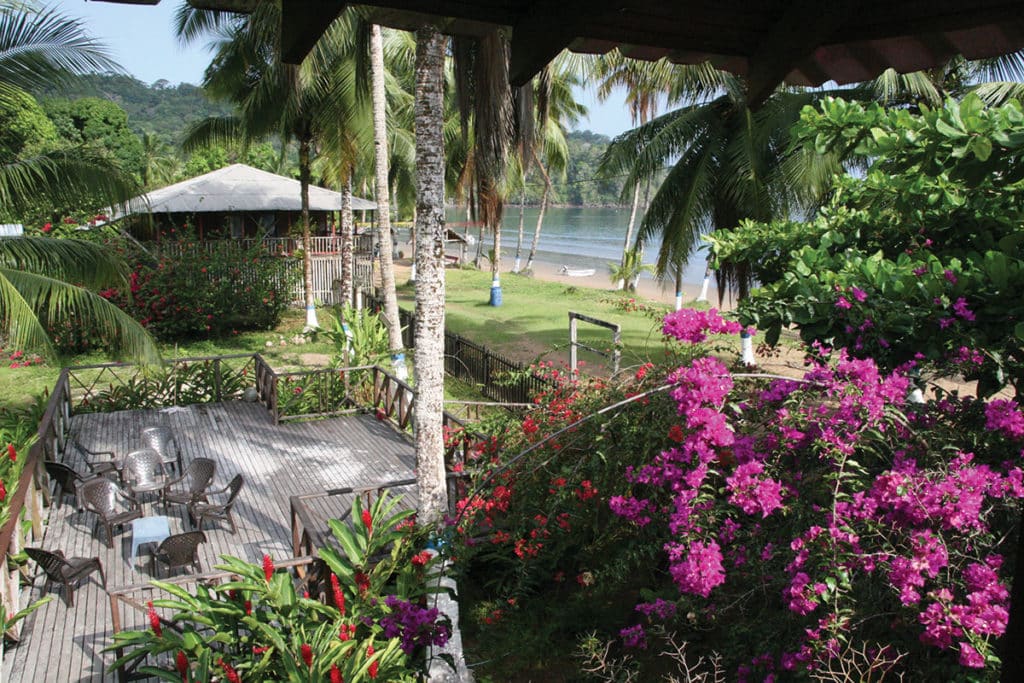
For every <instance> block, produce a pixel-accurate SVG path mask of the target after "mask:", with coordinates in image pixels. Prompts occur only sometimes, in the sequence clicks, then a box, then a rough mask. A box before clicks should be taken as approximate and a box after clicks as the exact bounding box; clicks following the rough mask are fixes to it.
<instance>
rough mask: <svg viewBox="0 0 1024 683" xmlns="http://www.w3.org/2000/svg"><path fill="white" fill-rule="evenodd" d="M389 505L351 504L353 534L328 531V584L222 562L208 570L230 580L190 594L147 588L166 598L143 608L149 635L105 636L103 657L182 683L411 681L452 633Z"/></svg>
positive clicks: (404, 521) (416, 537) (267, 566)
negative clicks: (430, 601) (429, 652)
mask: <svg viewBox="0 0 1024 683" xmlns="http://www.w3.org/2000/svg"><path fill="white" fill-rule="evenodd" d="M398 502H399V501H398V499H390V500H389V499H387V498H386V497H384V496H382V497H381V498H379V499H378V500H377V501H376V502H375V503H374V504H373V506H372V507H371V508H370V509H362V508H361V505H360V502H359V498H358V497H357V498H356V499H355V502H354V504H353V508H352V516H351V519H353V520H355V521H354V523H353V524H352V525H351V526H349V525H347V524H344V523H342V522H340V521H337V520H332V521H331V530H332V531H333V533H334V538H335V539H336V540H337V543H338V546H339V548H340V550H338V549H335V548H333V547H328V548H323V549H322V550H321V551H320V557H321V558H322V559H323V561H324V563H325V564H326V567H327V570H328V575H327V576H326V577H324V580H323V581H322V582H321V584H311V586H312V587H311V588H309V591H308V592H306V591H300V590H299V588H298V587H297V584H296V581H295V579H294V578H293V577H292V576H291V575H290V574H289V573H288V572H287V571H279V570H278V569H277V568H276V567H275V565H274V561H273V559H272V558H271V557H270V556H264V557H263V562H262V563H261V564H259V565H256V564H250V563H247V562H244V561H242V560H239V559H237V558H233V557H224V558H223V559H224V564H223V565H220V566H218V569H222V570H224V571H228V572H231V573H232V574H233V575H234V578H232V579H231V580H229V581H227V582H225V583H221V584H217V585H206V584H199V585H198V586H197V587H196V588H195V593H194V594H192V593H189V592H188V591H186V590H185V589H184V588H182V587H181V586H176V585H174V584H168V583H164V582H160V581H154V582H153V585H154V586H156V587H157V588H159V589H161V590H163V591H165V592H167V593H169V594H170V595H172V596H173V597H172V598H170V599H162V600H153V601H151V602H150V603H149V622H150V627H149V629H148V630H145V631H126V632H122V633H118V634H115V636H114V643H113V645H111V646H110V647H109V648H108V649H122V648H123V649H127V650H128V652H127V653H126V654H124V655H123V656H122V657H120V658H119V659H118V661H116V662H115V663H114V664H113V665H112V669H113V668H116V667H118V666H120V665H123V664H128V663H131V662H134V661H136V660H145V662H146V664H145V665H144V666H141V667H139V669H138V670H139V672H140V673H146V674H149V675H152V676H157V677H159V678H161V679H163V680H170V681H183V682H187V681H213V680H219V681H236V682H237V681H243V680H246V681H293V682H300V681H301V682H304V683H305V682H310V681H332V682H333V681H342V680H344V681H347V682H348V683H359V682H361V681H369V680H380V681H415V680H419V679H418V678H417V674H416V672H417V671H420V670H422V669H423V667H424V664H425V648H427V647H428V646H431V645H444V644H445V642H447V639H448V637H449V635H450V627H449V625H448V623H447V621H446V620H445V619H444V618H443V617H442V616H441V615H439V614H438V611H437V610H436V609H434V608H430V607H429V606H428V605H427V600H426V598H427V595H428V593H429V590H428V588H427V585H426V584H427V575H428V574H429V573H430V572H431V568H432V566H433V564H434V562H435V559H436V558H435V557H434V556H433V555H432V554H430V553H428V552H423V551H419V552H418V551H417V550H416V548H417V547H418V544H419V543H420V542H422V535H421V534H420V533H419V532H418V531H417V530H416V529H415V525H414V524H411V523H410V522H411V520H410V518H411V516H412V514H413V513H412V511H411V510H404V511H399V512H395V507H396V505H397V503H398ZM378 558H382V559H378ZM167 612H171V613H172V616H171V618H169V619H168V618H166V617H165V616H163V615H165V614H166V613H167Z"/></svg>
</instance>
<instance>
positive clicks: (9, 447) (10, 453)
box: [7, 443, 18, 462]
mask: <svg viewBox="0 0 1024 683" xmlns="http://www.w3.org/2000/svg"><path fill="white" fill-rule="evenodd" d="M7 457H8V458H10V459H11V462H15V461H16V460H17V459H18V451H16V450H14V444H13V443H9V444H7Z"/></svg>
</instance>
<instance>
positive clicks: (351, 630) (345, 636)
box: [338, 624, 356, 641]
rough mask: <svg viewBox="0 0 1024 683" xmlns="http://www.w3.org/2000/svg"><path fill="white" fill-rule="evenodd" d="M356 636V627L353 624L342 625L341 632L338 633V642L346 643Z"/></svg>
mask: <svg viewBox="0 0 1024 683" xmlns="http://www.w3.org/2000/svg"><path fill="white" fill-rule="evenodd" d="M355 636H356V625H355V624H342V625H341V630H340V631H339V632H338V640H341V641H346V640H352V639H353V638H355Z"/></svg>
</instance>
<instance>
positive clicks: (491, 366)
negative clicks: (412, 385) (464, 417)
mask: <svg viewBox="0 0 1024 683" xmlns="http://www.w3.org/2000/svg"><path fill="white" fill-rule="evenodd" d="M366 307H367V308H369V309H370V310H371V311H373V312H375V313H376V312H379V311H381V310H382V309H383V308H384V300H383V299H381V298H378V297H375V296H368V297H366ZM398 319H399V323H400V324H401V326H402V344H403V345H404V346H405V348H407V349H411V348H414V346H415V339H416V316H415V314H413V313H410V312H409V311H405V310H402V309H399V310H398ZM444 371H445V372H446V373H448V374H449V375H451V376H452V377H455V378H457V379H460V380H463V381H465V382H471V383H473V384H476V385H478V386H479V387H480V390H481V392H482V393H483V395H484V396H486V397H487V398H489V399H491V400H494V401H500V402H502V403H530V402H532V401H533V397H534V396H536V395H537V394H538V393H540V392H541V391H543V390H545V389H547V388H549V387H550V386H551V385H550V383H549V382H548V380H546V379H544V378H543V377H541V376H540V375H538V374H536V373H534V372H532V371H531V370H530V369H529V368H528V367H527V366H526V365H524V364H522V363H520V362H518V361H514V360H510V359H508V358H505V357H504V356H501V355H499V354H497V353H494V352H493V351H491V350H490V349H488V348H487V347H485V346H481V345H480V344H477V343H476V342H473V341H470V340H469V339H466V338H465V337H462V336H459V335H457V334H455V333H454V332H451V331H449V330H445V332H444Z"/></svg>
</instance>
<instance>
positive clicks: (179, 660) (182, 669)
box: [149, 603, 188, 681]
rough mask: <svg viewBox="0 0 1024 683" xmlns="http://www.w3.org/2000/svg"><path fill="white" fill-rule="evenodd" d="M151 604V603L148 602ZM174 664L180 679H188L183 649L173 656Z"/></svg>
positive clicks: (186, 658)
mask: <svg viewBox="0 0 1024 683" xmlns="http://www.w3.org/2000/svg"><path fill="white" fill-rule="evenodd" d="M149 604H151V605H152V604H153V603H149ZM174 666H175V668H177V669H178V673H179V674H181V680H183V681H187V680H188V655H186V654H185V651H184V650H178V656H177V657H175V658H174Z"/></svg>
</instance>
